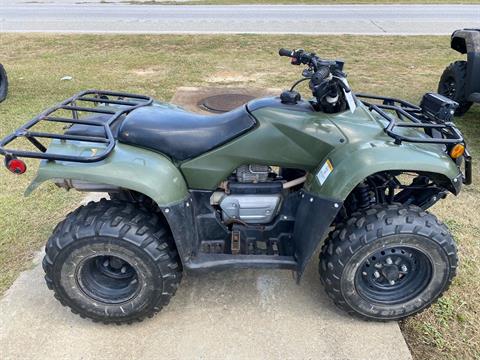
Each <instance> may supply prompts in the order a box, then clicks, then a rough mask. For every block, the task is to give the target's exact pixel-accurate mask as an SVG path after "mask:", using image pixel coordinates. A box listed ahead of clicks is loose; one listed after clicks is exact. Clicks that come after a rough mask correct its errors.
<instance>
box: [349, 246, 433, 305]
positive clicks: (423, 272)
mask: <svg viewBox="0 0 480 360" xmlns="http://www.w3.org/2000/svg"><path fill="white" fill-rule="evenodd" d="M431 276H432V264H431V261H430V258H429V257H428V256H427V255H426V254H425V253H423V252H421V251H420V250H418V249H416V248H412V247H407V246H398V247H389V248H384V249H381V250H378V251H376V252H374V253H371V254H370V255H368V256H367V257H366V258H364V260H363V261H362V262H361V265H360V266H359V268H358V270H357V273H356V276H355V279H356V288H357V291H358V293H359V294H360V295H361V296H362V297H363V298H365V299H366V300H368V301H370V302H373V303H379V304H389V305H393V304H399V303H405V302H407V301H409V300H412V299H414V298H416V297H417V296H418V295H419V294H420V293H422V292H423V291H424V290H425V288H426V287H427V286H428V284H429V282H430V279H431Z"/></svg>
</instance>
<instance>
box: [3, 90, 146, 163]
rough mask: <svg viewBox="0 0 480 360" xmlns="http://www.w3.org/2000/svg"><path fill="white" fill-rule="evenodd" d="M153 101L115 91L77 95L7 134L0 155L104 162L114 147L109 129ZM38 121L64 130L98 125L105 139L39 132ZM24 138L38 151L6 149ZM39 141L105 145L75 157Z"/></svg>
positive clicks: (93, 91) (96, 91) (141, 96)
mask: <svg viewBox="0 0 480 360" xmlns="http://www.w3.org/2000/svg"><path fill="white" fill-rule="evenodd" d="M152 102H153V99H152V98H151V97H149V96H144V95H136V94H128V93H123V92H114V91H101V90H87V91H83V92H80V93H78V94H76V95H74V96H72V97H71V98H69V99H67V100H65V101H63V102H61V103H59V104H57V105H55V106H53V107H51V108H49V109H47V110H45V111H44V112H42V113H41V114H39V115H37V116H36V117H34V118H33V119H32V120H30V121H29V122H27V123H26V124H24V125H23V126H21V127H20V128H18V129H17V130H16V131H14V132H13V133H11V134H9V135H7V136H6V137H5V138H3V139H2V140H1V141H0V154H1V155H4V156H5V159H6V160H7V161H8V160H9V159H14V158H17V157H24V158H34V159H46V160H59V161H72V162H83V163H89V162H96V161H100V160H103V159H105V158H106V157H107V156H108V155H109V154H110V153H111V152H112V150H113V148H114V147H115V138H114V136H113V133H112V130H111V128H110V126H111V125H112V124H113V123H114V122H115V121H117V120H118V119H119V118H120V117H121V116H123V115H125V114H127V113H129V112H130V111H132V110H134V109H137V108H139V107H142V106H147V105H150V104H152ZM60 112H61V113H62V114H65V113H67V114H71V116H64V115H63V116H59V113H60ZM80 114H81V116H80ZM92 115H105V116H106V115H108V116H110V117H109V118H107V119H103V120H102V121H98V120H95V119H94V118H92ZM40 122H55V123H65V124H67V126H66V128H67V129H68V128H69V127H70V126H72V125H75V124H80V125H90V126H99V127H100V126H101V127H103V129H104V132H105V136H104V137H100V136H81V135H72V134H65V133H63V134H62V133H52V132H38V131H34V130H33V127H34V126H35V125H38V124H39V123H40ZM20 138H24V139H27V140H28V141H29V142H30V143H31V144H33V145H34V146H35V147H36V148H37V149H38V150H39V151H26V150H17V149H7V148H6V146H7V145H9V144H11V143H13V142H14V141H15V140H17V139H20ZM39 139H50V140H51V139H59V140H62V141H65V140H72V141H82V142H87V143H95V144H104V148H103V149H102V151H100V152H98V153H94V154H92V155H91V156H74V155H66V154H55V153H49V152H47V147H46V146H45V145H44V144H43V143H42V142H41V141H40V140H39Z"/></svg>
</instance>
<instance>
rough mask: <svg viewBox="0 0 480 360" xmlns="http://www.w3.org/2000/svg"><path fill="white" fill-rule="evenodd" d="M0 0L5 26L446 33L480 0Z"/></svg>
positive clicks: (476, 21) (469, 22) (472, 22)
mask: <svg viewBox="0 0 480 360" xmlns="http://www.w3.org/2000/svg"><path fill="white" fill-rule="evenodd" d="M3 2H4V3H2V4H0V31H2V32H61V33H152V34H157V33H264V34H287V33H288V34H374V35H446V34H450V33H451V32H452V31H453V30H455V29H458V28H462V27H480V5H458V4H456V5H438V4H437V5H239V6H203V5H194V6H188V5H178V6H174V5H128V4H42V3H31V4H26V3H25V4H22V3H16V4H15V3H13V4H12V3H10V4H6V1H3Z"/></svg>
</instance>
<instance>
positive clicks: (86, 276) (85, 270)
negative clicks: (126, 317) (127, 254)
mask: <svg viewBox="0 0 480 360" xmlns="http://www.w3.org/2000/svg"><path fill="white" fill-rule="evenodd" d="M77 282H78V285H79V287H80V288H81V289H82V291H83V292H84V293H85V294H86V295H87V296H89V297H90V298H92V299H94V300H97V301H101V302H104V303H108V304H119V303H123V302H126V301H128V300H131V299H132V298H133V297H134V296H135V295H136V294H137V292H138V290H139V281H138V276H137V272H136V271H135V269H134V268H133V267H132V265H130V264H129V263H128V262H127V261H125V260H123V259H121V258H120V257H117V256H113V255H99V256H94V257H91V258H88V259H87V260H85V261H83V263H82V264H81V265H80V267H79V270H78V272H77Z"/></svg>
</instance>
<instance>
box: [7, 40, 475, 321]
mask: <svg viewBox="0 0 480 360" xmlns="http://www.w3.org/2000/svg"><path fill="white" fill-rule="evenodd" d="M280 55H282V56H288V57H290V58H291V60H292V63H293V64H294V65H305V66H306V68H305V70H304V71H303V78H302V79H301V80H299V81H298V82H296V83H295V85H294V86H293V87H292V88H291V89H290V90H288V91H285V92H283V93H282V94H281V96H279V97H272V98H264V99H259V100H254V101H251V102H249V103H248V104H246V105H245V106H241V107H239V108H237V109H235V110H233V111H230V112H227V113H224V114H220V115H211V116H208V115H197V114H193V113H189V112H187V111H184V110H182V109H181V108H178V107H176V106H175V105H171V104H167V103H162V102H156V101H154V100H153V99H152V98H150V97H148V96H143V95H133V94H126V93H118V92H111V91H96V90H92V91H84V92H82V93H80V94H77V95H75V96H73V97H72V98H70V99H67V100H65V101H63V102H62V103H60V104H58V105H56V106H55V107H53V108H51V109H48V110H47V111H45V112H43V113H42V114H40V115H38V116H37V117H35V118H34V119H32V120H31V121H30V122H28V123H26V124H25V125H24V126H22V127H21V128H20V129H18V130H17V131H16V132H14V133H12V134H10V135H8V136H7V137H6V138H4V139H3V140H2V141H1V143H0V146H1V148H0V151H1V153H2V154H3V155H4V156H5V159H6V166H7V168H8V169H9V170H11V171H12V172H14V173H17V174H21V173H24V172H25V171H26V165H25V163H24V162H23V160H22V158H38V159H42V161H41V163H40V167H39V169H38V174H37V176H36V177H35V179H34V180H33V182H32V183H31V185H30V186H29V188H28V189H27V191H26V193H27V194H30V193H31V192H32V191H33V190H34V189H35V188H37V187H38V186H39V185H40V184H41V183H43V182H45V181H47V180H48V181H53V182H54V183H55V184H57V185H58V186H60V187H63V188H66V189H77V190H80V191H100V192H108V193H109V194H110V199H109V200H101V201H100V202H91V203H89V204H88V205H86V206H81V207H79V208H78V209H77V210H75V211H74V212H72V213H70V214H69V215H67V217H66V218H65V220H63V221H62V222H61V223H60V224H58V226H57V227H56V228H55V230H54V231H53V234H52V236H51V238H50V239H49V240H48V243H47V245H46V255H45V258H44V260H43V267H44V269H45V279H46V282H47V285H48V287H49V288H50V289H52V290H53V291H54V292H55V296H56V298H57V299H58V300H60V302H61V303H62V304H63V305H66V306H69V307H70V308H71V309H72V311H73V312H74V313H78V314H80V315H81V316H83V317H88V318H91V319H93V320H96V321H102V322H105V323H124V322H127V323H131V322H133V321H135V320H142V319H143V318H145V317H148V316H153V315H154V314H155V313H156V312H158V311H159V310H161V309H162V307H164V306H165V305H167V303H168V302H169V300H170V298H171V297H172V296H173V295H174V293H175V290H176V289H177V286H178V285H179V284H180V280H181V278H182V273H183V272H184V271H200V270H205V269H218V268H232V267H262V268H278V269H289V270H292V271H294V272H295V273H296V274H297V279H298V280H300V278H301V276H302V274H303V272H304V270H305V267H306V265H307V263H308V262H309V261H310V258H311V257H312V256H313V254H314V253H315V250H316V249H317V248H318V247H319V246H320V245H321V246H322V247H321V249H322V250H321V252H320V266H319V271H320V279H321V281H322V283H323V284H324V286H325V288H326V291H327V293H328V295H329V296H330V297H331V298H332V299H333V301H334V302H335V303H336V304H337V305H338V306H339V307H340V308H342V309H344V310H346V311H348V312H349V313H352V314H356V315H359V316H360V317H363V318H368V319H376V320H395V319H401V318H404V317H406V316H409V315H412V314H415V313H417V312H418V311H420V310H422V309H424V308H426V307H427V306H429V305H430V304H431V303H432V302H434V301H435V300H436V299H437V298H438V297H439V296H441V295H442V293H443V292H444V291H445V290H446V289H447V287H448V286H449V284H450V283H451V281H452V278H453V277H454V275H455V271H456V268H457V255H456V250H455V244H454V241H453V239H452V236H451V234H450V232H449V230H448V229H447V227H446V226H445V225H444V224H442V223H441V222H440V221H439V220H437V218H436V217H435V216H434V215H432V214H430V213H428V212H426V209H428V208H429V207H430V206H432V205H433V204H435V203H436V202H437V201H439V200H440V199H443V198H445V196H446V195H447V194H448V193H453V194H455V195H457V194H458V193H459V192H460V189H461V186H462V183H463V184H469V183H470V181H471V159H470V156H469V155H468V151H467V150H466V147H465V146H466V145H465V141H464V139H463V137H462V134H461V133H460V131H459V130H458V129H457V128H456V127H455V125H454V124H453V123H451V122H450V120H451V117H452V114H453V112H454V110H455V107H456V103H455V102H453V101H451V100H449V99H446V98H444V97H442V96H440V95H437V94H427V95H425V96H424V98H423V100H422V105H421V106H416V105H413V104H411V103H408V102H406V101H402V100H396V99H392V98H387V97H380V96H368V95H359V94H357V95H354V94H353V93H352V91H351V89H350V87H349V85H348V82H347V80H346V75H345V74H344V72H343V62H341V61H328V60H323V59H320V58H319V57H318V56H317V55H315V54H314V53H307V52H305V51H303V50H296V51H290V50H285V49H282V50H281V51H280ZM304 80H305V81H308V82H309V85H310V89H311V92H312V94H313V99H311V100H302V99H301V96H300V94H299V93H298V92H296V91H295V89H294V88H295V86H296V85H297V84H299V83H300V82H301V81H304ZM55 124H57V125H58V124H61V125H65V124H66V125H67V128H66V129H65V128H64V130H61V131H59V132H54V131H53V126H54V125H55ZM42 125H44V126H46V127H45V129H44V130H38V127H41V126H42ZM20 139H26V140H28V141H29V142H30V143H31V144H32V147H33V149H35V150H28V149H25V148H18V147H15V146H14V143H15V142H16V141H17V140H20ZM45 140H51V141H50V143H49V144H48V145H47V144H46V143H45ZM462 164H463V165H462ZM325 237H326V239H325ZM304 286H316V285H315V284H305V285H304Z"/></svg>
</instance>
